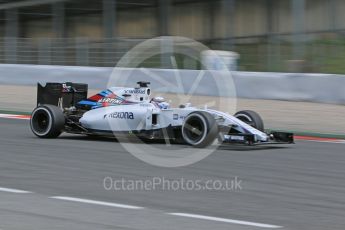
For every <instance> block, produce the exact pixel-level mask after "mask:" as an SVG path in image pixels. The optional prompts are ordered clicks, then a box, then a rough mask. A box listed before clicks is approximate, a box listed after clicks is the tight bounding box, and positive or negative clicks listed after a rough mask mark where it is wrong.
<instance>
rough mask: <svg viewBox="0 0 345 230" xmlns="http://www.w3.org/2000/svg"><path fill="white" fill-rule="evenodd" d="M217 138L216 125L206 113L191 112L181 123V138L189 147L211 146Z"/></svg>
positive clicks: (212, 118)
mask: <svg viewBox="0 0 345 230" xmlns="http://www.w3.org/2000/svg"><path fill="white" fill-rule="evenodd" d="M217 136H218V124H217V122H216V120H215V119H214V117H213V116H212V115H211V114H209V113H207V112H193V113H191V114H189V115H188V116H187V117H186V119H185V120H184V122H183V125H182V138H183V140H184V141H185V142H186V143H187V144H189V145H192V146H194V147H197V148H203V147H206V146H208V145H210V144H212V143H213V141H214V140H215V139H216V137H217Z"/></svg>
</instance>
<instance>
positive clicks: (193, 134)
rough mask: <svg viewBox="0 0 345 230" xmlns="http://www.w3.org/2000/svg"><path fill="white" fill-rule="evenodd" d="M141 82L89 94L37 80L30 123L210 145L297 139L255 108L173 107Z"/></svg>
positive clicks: (50, 133) (51, 131)
mask: <svg viewBox="0 0 345 230" xmlns="http://www.w3.org/2000/svg"><path fill="white" fill-rule="evenodd" d="M138 84H139V87H135V88H125V87H112V88H109V89H107V90H104V91H102V92H100V93H98V94H96V95H94V96H92V97H89V98H87V91H88V85H86V84H77V83H47V84H46V86H42V85H40V84H38V88H37V107H36V108H35V109H34V111H33V112H32V116H31V120H30V126H31V130H32V132H33V133H34V134H35V135H36V136H38V137H40V138H56V137H58V136H59V135H60V134H61V133H62V132H66V133H73V134H84V135H92V136H94V135H99V136H108V135H112V136H114V135H115V137H120V136H133V135H134V136H136V137H138V138H140V139H149V140H166V139H169V140H171V141H172V142H176V143H185V144H189V145H192V146H194V147H206V146H208V145H210V144H212V143H213V142H214V141H216V140H217V139H218V140H219V141H220V142H222V143H237V144H238V143H240V144H246V145H255V144H265V143H285V144H291V143H293V142H294V140H293V134H292V133H283V132H270V133H265V132H264V124H263V121H262V119H261V118H260V116H259V115H258V114H257V113H256V112H254V111H249V110H246V111H240V112H237V113H236V114H235V115H229V114H227V113H224V112H221V111H217V110H212V109H206V108H205V109H199V108H195V107H192V106H190V105H181V106H180V107H179V108H170V105H169V103H167V102H166V101H165V100H164V98H162V97H153V98H151V97H150V95H151V89H150V88H149V87H148V85H149V84H150V83H149V82H138Z"/></svg>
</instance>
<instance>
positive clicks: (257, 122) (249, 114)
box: [235, 110, 265, 132]
mask: <svg viewBox="0 0 345 230" xmlns="http://www.w3.org/2000/svg"><path fill="white" fill-rule="evenodd" d="M235 117H236V118H237V119H239V120H241V121H243V122H244V123H247V124H248V125H250V126H252V127H253V128H255V129H257V130H260V131H261V132H264V131H265V126H264V122H263V120H262V118H261V116H260V115H259V114H258V113H256V112H254V111H252V110H243V111H239V112H237V113H236V114H235Z"/></svg>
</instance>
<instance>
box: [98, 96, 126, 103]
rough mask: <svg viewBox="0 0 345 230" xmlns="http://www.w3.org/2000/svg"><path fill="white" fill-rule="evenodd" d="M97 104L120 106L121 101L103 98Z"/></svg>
mask: <svg viewBox="0 0 345 230" xmlns="http://www.w3.org/2000/svg"><path fill="white" fill-rule="evenodd" d="M98 102H100V103H110V104H121V103H122V100H119V99H116V98H108V97H104V98H102V99H100V100H99V101H98Z"/></svg>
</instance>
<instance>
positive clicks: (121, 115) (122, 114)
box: [104, 112, 134, 120]
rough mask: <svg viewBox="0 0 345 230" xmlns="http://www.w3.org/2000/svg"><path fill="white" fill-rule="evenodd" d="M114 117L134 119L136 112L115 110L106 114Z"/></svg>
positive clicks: (105, 116)
mask: <svg viewBox="0 0 345 230" xmlns="http://www.w3.org/2000/svg"><path fill="white" fill-rule="evenodd" d="M107 117H108V118H113V119H129V120H133V119H134V114H133V113H132V112H114V113H110V114H105V115H104V119H105V118H107Z"/></svg>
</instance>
